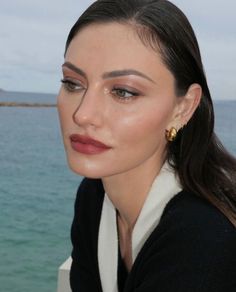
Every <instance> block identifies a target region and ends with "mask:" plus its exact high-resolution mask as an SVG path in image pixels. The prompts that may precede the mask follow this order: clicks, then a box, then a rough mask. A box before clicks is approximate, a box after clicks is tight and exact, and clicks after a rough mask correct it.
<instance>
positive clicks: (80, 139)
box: [70, 134, 111, 154]
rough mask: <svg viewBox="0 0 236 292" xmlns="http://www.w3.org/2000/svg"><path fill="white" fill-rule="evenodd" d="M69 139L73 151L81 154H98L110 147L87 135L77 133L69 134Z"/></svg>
mask: <svg viewBox="0 0 236 292" xmlns="http://www.w3.org/2000/svg"><path fill="white" fill-rule="evenodd" d="M70 141H71V147H72V148H73V149H74V150H75V151H77V152H79V153H83V154H99V153H102V152H104V151H106V150H109V149H111V147H109V146H107V145H105V144H104V143H102V142H100V141H97V140H95V139H93V138H91V137H89V136H84V135H79V134H72V135H70Z"/></svg>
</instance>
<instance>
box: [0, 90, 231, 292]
mask: <svg viewBox="0 0 236 292" xmlns="http://www.w3.org/2000/svg"><path fill="white" fill-rule="evenodd" d="M2 101H11V102H29V103H50V104H51V103H56V95H54V94H39V93H22V92H0V102H2ZM214 106H215V113H216V128H215V130H216V133H217V134H218V136H219V137H220V139H221V140H222V142H223V144H224V145H225V146H226V148H227V149H228V150H229V151H230V152H232V153H234V155H236V130H235V125H236V114H235V113H236V100H234V101H227V100H225V101H220V100H218V101H214ZM81 179H82V178H81V177H80V176H78V175H75V174H74V173H72V172H71V171H70V170H69V169H68V166H67V163H66V158H65V153H64V149H63V144H62V139H61V134H60V127H59V121H58V115H57V109H56V107H42V108H41V107H35V108H33V107H0V291H1V292H32V291H33V292H56V291H57V277H58V268H59V266H60V265H61V264H62V263H63V262H64V261H65V260H66V259H67V258H68V257H69V255H70V252H71V243H70V225H71V221H72V218H73V206H74V199H75V195H76V190H77V187H78V185H79V183H80V182H81Z"/></svg>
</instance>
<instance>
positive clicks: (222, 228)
mask: <svg viewBox="0 0 236 292" xmlns="http://www.w3.org/2000/svg"><path fill="white" fill-rule="evenodd" d="M161 221H162V222H161V223H163V224H164V225H165V224H171V226H172V227H173V229H176V230H178V232H179V233H180V234H185V235H187V234H188V233H189V232H190V234H189V235H188V237H194V238H195V240H196V235H197V234H198V237H199V236H200V235H202V236H203V235H204V236H205V237H206V238H208V239H209V240H210V239H211V240H217V241H219V240H224V239H227V238H230V237H231V238H232V239H233V240H236V228H235V227H234V226H233V224H232V223H231V222H230V221H229V219H228V218H227V217H226V216H225V215H224V214H223V213H222V212H221V211H220V210H219V209H218V208H216V207H215V206H213V205H212V204H211V203H210V202H208V201H207V200H206V199H204V198H202V197H200V196H197V195H194V194H192V193H190V192H187V191H182V192H180V193H179V194H177V195H176V196H175V197H174V198H173V199H172V200H171V201H170V202H169V203H168V204H167V206H166V208H165V210H164V212H163V215H162V218H161ZM191 235H192V236H191Z"/></svg>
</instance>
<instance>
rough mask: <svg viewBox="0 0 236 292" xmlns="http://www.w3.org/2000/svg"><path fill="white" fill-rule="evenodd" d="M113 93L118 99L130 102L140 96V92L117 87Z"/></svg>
mask: <svg viewBox="0 0 236 292" xmlns="http://www.w3.org/2000/svg"><path fill="white" fill-rule="evenodd" d="M111 92H112V94H113V95H114V96H115V97H116V98H118V99H120V100H124V101H128V100H130V99H133V98H135V97H137V96H139V93H138V92H136V91H134V90H130V89H127V88H122V87H115V88H113V89H112V91H111Z"/></svg>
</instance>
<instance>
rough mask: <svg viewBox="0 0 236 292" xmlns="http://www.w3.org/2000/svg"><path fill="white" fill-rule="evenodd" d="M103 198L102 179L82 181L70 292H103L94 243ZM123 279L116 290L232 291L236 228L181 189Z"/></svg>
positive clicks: (235, 281) (73, 233)
mask: <svg viewBox="0 0 236 292" xmlns="http://www.w3.org/2000/svg"><path fill="white" fill-rule="evenodd" d="M103 198H104V190H103V186H102V183H101V181H100V180H92V179H84V180H83V182H82V183H81V185H80V188H79V190H78V194H77V198H76V202H75V216H74V220H73V224H72V229H71V237H72V244H73V251H72V259H73V261H72V267H71V273H70V276H71V277H70V281H71V288H72V291H73V292H102V288H101V281H100V277H99V269H98V260H97V243H98V229H99V222H100V217H101V209H102V204H103ZM117 268H118V267H117ZM121 279H123V281H124V283H121V282H119V287H120V289H119V292H131V291H132V292H155V291H157V292H235V291H236V228H235V227H234V226H233V225H232V224H231V223H230V222H229V221H228V219H227V218H226V217H225V216H224V215H223V214H222V213H221V212H220V211H219V210H218V209H216V208H215V207H214V206H212V205H211V204H210V203H208V202H207V201H206V200H204V199H202V198H200V197H197V196H195V195H193V194H191V193H188V192H186V191H181V192H180V193H179V194H176V196H175V197H174V198H173V199H171V200H170V202H169V203H168V204H167V206H166V208H165V210H164V212H163V215H162V217H161V220H160V222H159V224H158V226H156V228H155V229H154V231H153V232H152V234H151V235H150V237H149V238H148V239H147V241H146V242H145V244H144V246H143V247H142V249H141V251H140V253H139V254H138V256H137V258H136V260H135V262H134V265H133V267H132V270H131V272H130V273H129V274H128V276H127V277H120V278H119V280H120V281H121ZM121 287H122V288H121Z"/></svg>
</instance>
